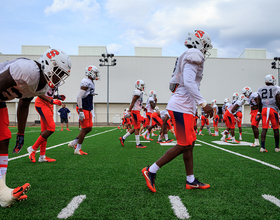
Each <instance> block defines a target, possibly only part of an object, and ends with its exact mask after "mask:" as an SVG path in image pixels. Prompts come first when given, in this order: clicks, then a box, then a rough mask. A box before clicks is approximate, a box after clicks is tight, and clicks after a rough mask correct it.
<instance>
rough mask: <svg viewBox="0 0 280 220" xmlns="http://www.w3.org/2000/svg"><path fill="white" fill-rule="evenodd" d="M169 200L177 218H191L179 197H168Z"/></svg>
mask: <svg viewBox="0 0 280 220" xmlns="http://www.w3.org/2000/svg"><path fill="white" fill-rule="evenodd" d="M168 198H169V200H170V203H171V208H172V209H173V210H174V214H175V215H176V216H177V218H179V219H189V218H190V217H191V216H190V215H189V213H188V210H187V209H186V207H185V206H184V204H183V203H182V201H181V199H180V197H179V196H168Z"/></svg>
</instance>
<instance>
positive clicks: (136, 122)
mask: <svg viewBox="0 0 280 220" xmlns="http://www.w3.org/2000/svg"><path fill="white" fill-rule="evenodd" d="M131 117H132V125H133V126H134V129H140V125H141V114H140V111H135V110H132V111H131Z"/></svg>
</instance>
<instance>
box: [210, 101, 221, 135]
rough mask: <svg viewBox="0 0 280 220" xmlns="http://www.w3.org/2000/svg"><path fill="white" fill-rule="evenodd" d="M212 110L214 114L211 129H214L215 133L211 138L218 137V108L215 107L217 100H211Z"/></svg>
mask: <svg viewBox="0 0 280 220" xmlns="http://www.w3.org/2000/svg"><path fill="white" fill-rule="evenodd" d="M212 108H213V110H214V114H213V127H214V129H215V133H214V134H213V136H219V129H218V123H219V119H220V117H219V115H218V112H219V109H218V106H217V100H216V99H213V100H212Z"/></svg>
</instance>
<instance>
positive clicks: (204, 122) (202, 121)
mask: <svg viewBox="0 0 280 220" xmlns="http://www.w3.org/2000/svg"><path fill="white" fill-rule="evenodd" d="M204 125H209V119H208V118H206V117H205V116H204V115H201V126H204Z"/></svg>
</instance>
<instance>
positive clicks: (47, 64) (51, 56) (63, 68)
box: [38, 49, 72, 88]
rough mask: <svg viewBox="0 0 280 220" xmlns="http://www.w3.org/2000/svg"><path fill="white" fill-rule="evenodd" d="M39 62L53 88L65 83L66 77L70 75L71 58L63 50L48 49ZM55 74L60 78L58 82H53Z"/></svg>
mask: <svg viewBox="0 0 280 220" xmlns="http://www.w3.org/2000/svg"><path fill="white" fill-rule="evenodd" d="M38 62H39V63H40V64H41V70H42V71H43V73H44V76H45V79H46V81H47V83H48V85H49V87H51V88H54V87H55V86H61V85H63V84H64V83H65V79H66V78H68V77H69V76H70V70H71V66H72V65H71V60H70V57H69V56H68V55H67V54H66V53H64V52H63V51H62V50H59V49H47V50H46V51H45V53H44V54H43V55H42V56H41V57H40V58H39V60H38ZM54 76H56V77H57V78H58V81H57V82H53V80H54V78H53V77H54Z"/></svg>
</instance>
